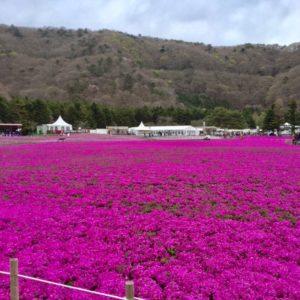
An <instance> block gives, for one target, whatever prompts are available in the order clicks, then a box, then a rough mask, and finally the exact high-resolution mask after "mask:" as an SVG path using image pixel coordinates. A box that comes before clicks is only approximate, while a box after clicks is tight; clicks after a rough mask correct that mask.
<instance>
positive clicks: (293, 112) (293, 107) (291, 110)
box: [288, 100, 297, 133]
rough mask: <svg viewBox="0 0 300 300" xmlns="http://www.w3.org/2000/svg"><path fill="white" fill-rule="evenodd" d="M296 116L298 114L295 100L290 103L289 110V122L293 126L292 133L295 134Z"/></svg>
mask: <svg viewBox="0 0 300 300" xmlns="http://www.w3.org/2000/svg"><path fill="white" fill-rule="evenodd" d="M296 114H297V103H296V101H295V100H292V101H291V102H290V103H289V109H288V122H289V123H290V124H291V125H292V133H294V131H295V125H296Z"/></svg>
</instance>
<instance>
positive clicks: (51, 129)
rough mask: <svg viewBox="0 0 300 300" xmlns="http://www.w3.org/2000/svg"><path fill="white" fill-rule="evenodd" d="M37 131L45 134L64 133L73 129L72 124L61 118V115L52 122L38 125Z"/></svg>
mask: <svg viewBox="0 0 300 300" xmlns="http://www.w3.org/2000/svg"><path fill="white" fill-rule="evenodd" d="M36 130H37V133H39V134H40V133H42V134H47V133H57V134H60V133H64V132H70V131H72V130H73V126H72V125H71V124H69V123H67V122H65V121H64V120H63V118H62V117H61V116H59V117H58V119H57V120H56V121H55V122H54V123H52V124H43V125H38V126H37V128H36Z"/></svg>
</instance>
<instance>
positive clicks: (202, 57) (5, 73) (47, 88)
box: [0, 25, 300, 109]
mask: <svg viewBox="0 0 300 300" xmlns="http://www.w3.org/2000/svg"><path fill="white" fill-rule="evenodd" d="M299 82H300V46H299V45H298V44H293V45H290V46H278V45H252V44H245V45H240V46H235V47H212V46H211V45H205V44H202V43H186V42H183V41H175V40H162V39H157V38H148V37H143V36H132V35H128V34H124V33H119V32H113V31H108V30H101V31H89V30H87V29H78V30H67V29H64V28H41V29H30V28H18V27H15V26H5V25H1V26H0V96H2V97H5V98H6V99H10V98H12V97H14V96H22V97H28V98H32V99H46V100H72V101H73V100H85V101H89V102H96V103H103V104H110V105H113V106H120V105H122V106H131V107H133V106H134V107H140V106H144V105H147V106H152V107H156V106H162V107H170V106H176V105H180V104H181V106H182V105H185V106H194V107H199V106H200V107H201V106H202V107H205V106H210V105H213V106H218V105H222V104H224V105H229V106H231V107H233V108H242V107H244V106H246V105H249V106H253V107H258V108H263V109H264V108H266V107H268V106H269V105H270V104H271V103H273V102H277V103H279V104H280V105H283V106H286V105H287V104H288V102H289V100H297V101H298V99H300V85H299Z"/></svg>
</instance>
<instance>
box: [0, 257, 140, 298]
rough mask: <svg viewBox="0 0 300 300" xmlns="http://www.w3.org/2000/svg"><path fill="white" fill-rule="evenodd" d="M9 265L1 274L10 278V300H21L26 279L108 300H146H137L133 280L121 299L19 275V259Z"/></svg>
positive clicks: (127, 282)
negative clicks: (21, 279)
mask: <svg viewBox="0 0 300 300" xmlns="http://www.w3.org/2000/svg"><path fill="white" fill-rule="evenodd" d="M9 264H10V270H9V272H5V271H0V274H3V275H9V276H10V300H19V278H24V279H27V280H32V281H38V282H42V283H46V284H50V285H55V286H60V287H64V288H68V289H72V290H77V291H81V292H85V293H89V294H94V295H99V296H103V297H107V298H111V299H121V300H144V299H141V298H137V297H135V296H134V284H133V281H131V280H130V281H126V282H125V297H119V296H115V295H110V294H106V293H101V292H96V291H90V290H87V289H83V288H79V287H74V286H70V285H66V284H61V283H57V282H52V281H48V280H44V279H40V278H35V277H30V276H26V275H21V274H19V273H18V259H17V258H11V259H10V260H9Z"/></svg>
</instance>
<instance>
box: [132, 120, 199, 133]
mask: <svg viewBox="0 0 300 300" xmlns="http://www.w3.org/2000/svg"><path fill="white" fill-rule="evenodd" d="M128 132H129V134H135V135H137V136H195V135H199V130H198V129H196V128H195V127H193V126H190V125H175V126H145V125H144V123H143V122H141V123H140V125H139V126H138V127H131V128H129V129H128Z"/></svg>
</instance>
